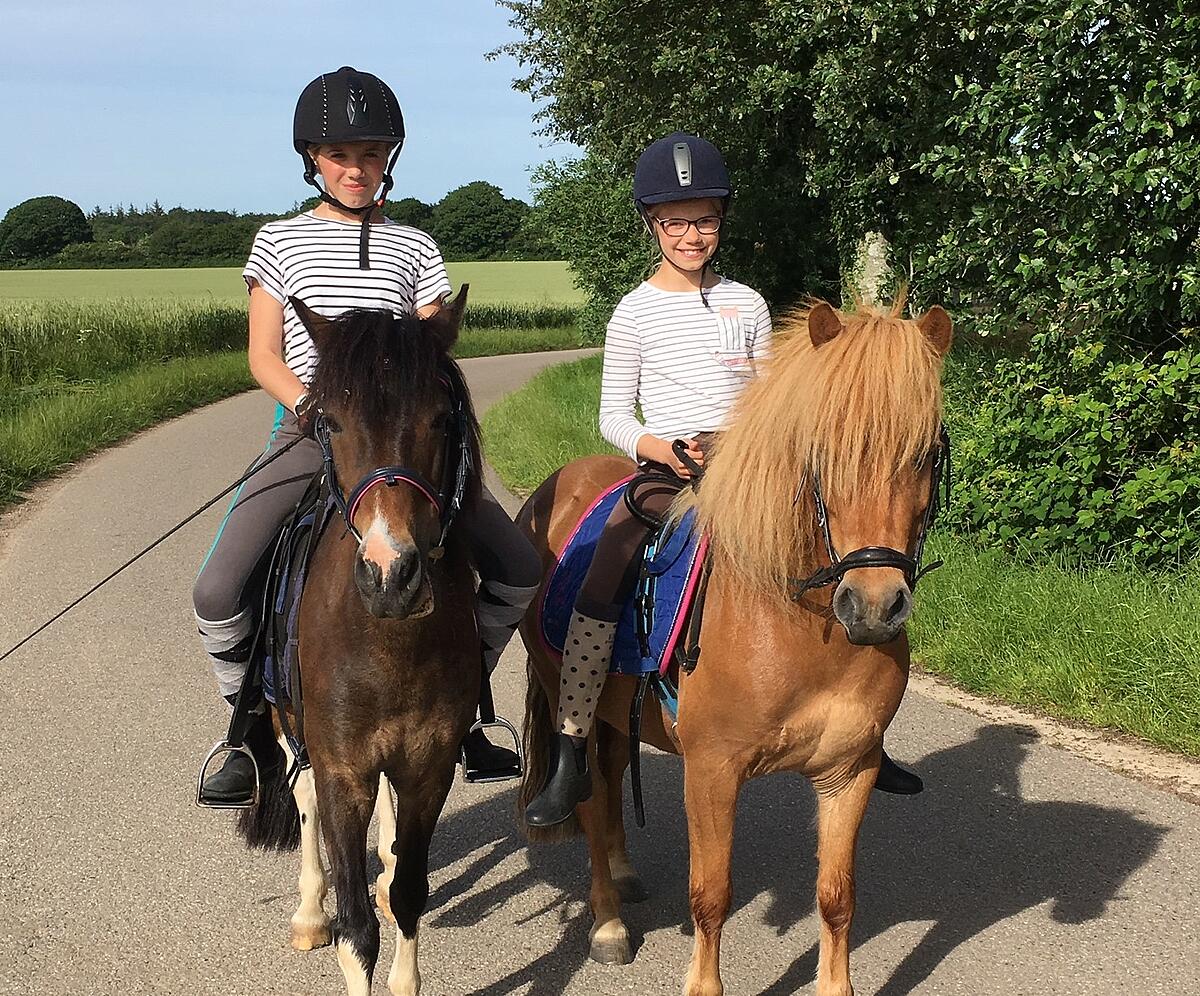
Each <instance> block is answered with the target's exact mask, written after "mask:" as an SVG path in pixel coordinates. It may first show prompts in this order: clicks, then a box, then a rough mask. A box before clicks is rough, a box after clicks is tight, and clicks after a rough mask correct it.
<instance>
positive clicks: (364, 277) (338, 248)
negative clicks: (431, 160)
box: [242, 214, 450, 384]
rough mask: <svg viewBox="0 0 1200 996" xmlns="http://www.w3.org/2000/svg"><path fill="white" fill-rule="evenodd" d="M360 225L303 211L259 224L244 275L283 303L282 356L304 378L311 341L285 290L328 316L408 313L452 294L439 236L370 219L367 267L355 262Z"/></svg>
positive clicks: (308, 374) (309, 370) (312, 357)
mask: <svg viewBox="0 0 1200 996" xmlns="http://www.w3.org/2000/svg"><path fill="white" fill-rule="evenodd" d="M360 230H361V225H360V224H359V223H358V222H356V221H353V222H351V221H335V220H333V219H331V218H318V217H316V216H314V215H312V214H301V215H297V216H296V217H295V218H287V219H285V220H283V221H269V222H267V224H265V225H263V227H262V228H260V229H259V230H258V234H257V235H256V236H255V237H254V245H253V247H252V248H251V250H250V259H249V260H247V262H246V268H245V269H244V270H243V271H242V276H243V277H244V278H245V280H246V286H247V287H250V286H252V284H251V281H256V282H257V283H258V284H259V285H260V286H261V287H262V288H263V290H265V291H266V292H267V293H268V294H270V295H271V297H273V298H275V300H276V301H278V302H279V303H280V304H282V305H283V361H284V362H285V363H286V364H287V365H288V367H289V368H290V369H291V371H292V372H293V373H294V374H295V375H296V376H297V377H299V378H300V380H301V382H302V383H304V384H308V383H310V382H311V381H312V375H313V372H314V369H315V367H316V352H317V351H316V347H315V346H314V345H313V341H312V338H311V337H310V336H309V334H308V332H307V330H306V329H305V328H304V325H303V323H301V321H300V318H299V316H298V315H297V314H296V311H295V309H294V308H293V307H292V306H291V304H290V303H289V302H288V298H289V297H298V298H299V299H300V300H301V301H303V302H304V303H305V304H307V305H308V306H309V307H310V308H312V309H313V310H314V311H316V312H317V313H318V314H320V315H324V316H325V317H326V318H333V317H335V316H337V315H340V314H342V313H343V312H345V311H349V310H350V309H351V308H384V309H387V310H389V311H391V312H393V313H394V314H396V315H406V314H412V313H413V312H415V311H417V310H418V309H419V308H423V307H425V305H427V304H431V303H432V302H434V301H436V300H438V299H439V298H441V297H443V296H445V295H447V294H449V293H450V278H449V277H448V276H446V265H445V263H443V262H442V254H441V252H439V251H438V247H437V243H436V242H434V241H433V239H431V238H430V237H429V236H428V235H426V234H425V233H424V232H421V231H418V230H417V229H415V228H409V227H407V226H405V225H400V224H397V223H396V222H394V221H387V222H385V223H384V224H380V225H372V226H371V269H369V270H360V269H359V268H358V241H359V232H360Z"/></svg>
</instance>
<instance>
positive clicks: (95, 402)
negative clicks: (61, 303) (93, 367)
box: [0, 327, 578, 510]
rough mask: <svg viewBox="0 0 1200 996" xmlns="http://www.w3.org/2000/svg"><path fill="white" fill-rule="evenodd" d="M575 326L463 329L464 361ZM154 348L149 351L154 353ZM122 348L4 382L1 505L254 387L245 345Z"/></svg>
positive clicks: (552, 339)
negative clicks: (197, 351)
mask: <svg viewBox="0 0 1200 996" xmlns="http://www.w3.org/2000/svg"><path fill="white" fill-rule="evenodd" d="M577 343H578V333H577V331H576V329H575V328H574V327H567V328H546V329H538V328H535V329H512V328H500V329H464V330H463V331H462V333H461V334H460V336H459V341H458V347H457V348H456V350H455V355H456V356H457V357H458V358H459V359H467V358H469V357H476V356H498V355H502V354H507V353H529V352H538V351H542V350H554V349H571V348H574V347H575V346H576V345H577ZM154 353H155V351H154V350H151V354H152V355H154ZM131 355H132V354H131V353H130V352H129V351H128V350H126V349H125V347H124V346H122V347H121V350H120V352H116V351H114V353H112V354H110V357H109V359H110V362H112V363H114V364H115V363H118V362H120V363H122V364H123V366H124V368H123V369H117V370H116V371H108V370H105V371H104V372H103V373H102V374H101V375H99V376H96V377H93V378H86V377H81V376H79V375H78V372H77V371H75V370H74V369H72V372H73V373H75V374H76V376H74V377H63V376H43V377H42V378H41V379H39V380H34V381H32V382H31V383H26V384H22V385H20V386H14V385H12V384H7V385H5V390H4V391H3V393H2V394H0V510H3V509H4V508H5V506H7V505H10V504H12V503H13V502H15V501H17V500H19V498H20V495H21V493H22V492H23V491H25V490H27V489H28V488H29V487H30V485H32V484H34V483H36V482H37V481H39V480H43V479H44V478H46V477H49V476H50V475H52V474H54V473H55V472H56V471H58V470H60V469H61V468H62V467H64V466H66V465H67V464H69V463H71V462H72V461H75V460H78V459H79V458H80V457H83V456H85V455H87V454H88V453H91V452H94V451H95V450H98V449H101V448H103V447H105V446H110V445H112V444H113V443H116V442H120V441H121V440H122V439H125V438H127V437H128V436H130V435H132V434H133V433H135V432H138V431H140V430H142V429H146V428H148V427H150V426H152V425H154V424H155V423H156V422H160V421H162V420H163V419H165V418H170V417H172V416H174V415H181V414H183V413H184V412H187V411H190V410H192V409H193V408H198V407H200V406H201V405H206V404H209V403H211V402H213V401H218V400H220V399H221V398H226V397H228V396H230V395H231V394H237V393H238V392H239V391H245V390H248V389H249V388H252V387H254V380H253V378H252V377H251V376H250V371H249V369H248V367H247V364H246V354H245V352H241V351H237V352H234V351H227V352H218V353H207V354H203V355H199V356H184V357H176V358H174V359H166V360H162V361H160V360H158V359H155V360H152V361H150V362H143V363H132V362H130V356H131Z"/></svg>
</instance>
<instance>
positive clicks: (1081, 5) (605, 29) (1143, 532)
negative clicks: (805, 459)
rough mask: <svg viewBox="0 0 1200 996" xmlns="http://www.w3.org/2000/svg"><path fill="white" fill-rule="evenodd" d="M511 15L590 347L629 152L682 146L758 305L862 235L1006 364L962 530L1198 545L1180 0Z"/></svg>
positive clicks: (1197, 176) (612, 289) (724, 6)
mask: <svg viewBox="0 0 1200 996" xmlns="http://www.w3.org/2000/svg"><path fill="white" fill-rule="evenodd" d="M505 6H507V7H508V8H509V9H510V10H511V11H512V15H513V16H512V24H513V25H514V26H515V27H516V28H517V29H518V30H519V31H520V32H521V33H522V35H523V38H522V40H520V41H518V42H516V43H514V44H512V45H510V46H508V48H507V51H508V52H510V53H511V54H512V55H514V56H515V57H516V58H517V59H518V60H519V61H520V62H521V64H522V66H523V72H524V76H523V77H522V78H521V79H519V80H518V81H517V83H516V85H517V87H518V88H519V89H522V90H525V91H526V92H528V93H529V94H530V95H531V96H532V97H533V98H534V99H535V100H537V101H538V102H539V103H540V105H541V107H542V110H541V111H540V115H541V119H542V122H543V125H544V129H545V131H546V133H547V134H549V135H550V136H551V137H554V138H560V139H567V140H570V141H573V142H575V143H577V144H580V145H582V146H583V147H584V148H585V149H586V155H585V157H584V159H583V160H582V161H581V162H578V163H571V164H559V165H557V166H553V167H549V168H546V169H544V170H543V171H542V172H541V173H540V174H539V177H538V181H539V183H540V184H541V185H540V187H539V188H538V190H537V194H536V197H535V204H536V210H537V211H538V212H539V215H540V219H539V220H540V223H541V224H542V226H543V227H545V228H546V229H547V230H549V231H550V232H552V233H553V234H554V235H555V237H556V239H557V240H558V242H559V244H560V245H562V247H563V248H564V250H565V252H566V255H567V257H568V259H569V260H570V261H571V263H572V266H573V268H574V269H575V271H576V272H577V273H578V274H579V276H580V280H581V282H582V284H583V285H584V287H585V288H586V289H587V290H589V291H590V292H591V296H592V303H591V305H589V311H588V326H587V329H586V331H590V332H593V333H595V332H596V331H597V329H598V328H599V327H600V322H601V321H602V320H603V317H604V316H605V315H606V312H607V310H608V308H610V307H611V304H612V303H613V301H614V300H615V296H616V295H617V294H618V293H619V291H620V289H621V288H622V287H624V286H628V285H629V283H630V282H632V281H633V280H634V279H636V277H637V275H638V271H639V269H640V268H641V266H642V265H643V262H644V259H645V249H644V246H643V245H642V243H641V242H640V238H641V237H640V235H639V234H638V232H637V227H636V225H631V224H630V221H629V219H630V212H629V209H628V201H627V200H626V196H627V195H626V194H625V193H623V192H622V191H624V190H626V189H627V187H625V183H626V181H627V178H628V177H629V176H630V174H631V173H632V170H633V164H634V161H635V159H636V155H637V153H638V151H639V150H640V149H641V148H642V147H643V146H644V145H645V144H647V143H648V142H649V141H650V140H651V139H653V138H656V137H658V136H660V135H662V134H665V133H666V132H668V131H670V130H672V129H674V128H676V127H679V128H683V129H684V130H688V131H692V132H696V133H698V134H701V135H704V136H705V137H707V138H710V139H712V140H713V141H715V142H716V143H717V144H718V145H719V146H721V147H722V148H723V150H724V151H725V153H726V157H727V160H728V162H729V165H730V169H731V173H732V174H733V178H734V184H735V187H736V188H737V195H736V199H735V202H734V209H733V210H734V213H733V214H732V215H731V217H730V224H729V226H728V229H727V231H728V235H727V236H725V238H724V239H723V257H724V261H725V265H726V267H727V268H728V270H729V271H730V272H731V273H732V275H734V276H738V277H740V278H742V279H746V280H748V282H750V283H752V284H754V285H755V286H757V287H759V288H760V289H762V290H763V291H764V292H765V293H766V295H767V297H768V299H769V300H771V301H772V303H773V304H775V305H776V306H779V305H786V304H787V303H789V302H790V301H791V300H793V299H794V298H795V297H796V296H798V295H799V294H801V293H803V292H805V291H818V292H824V293H830V292H832V293H834V294H836V293H837V280H838V275H837V271H838V269H839V264H840V265H841V266H842V267H844V266H845V264H846V263H847V262H849V261H850V259H851V258H852V257H853V256H854V253H855V251H856V248H857V246H858V244H859V241H860V239H861V238H862V236H863V235H864V234H865V233H867V232H869V231H880V232H882V233H883V234H884V235H886V236H887V238H888V239H889V240H890V241H891V245H892V263H893V264H894V265H895V267H896V269H897V270H899V271H900V273H901V274H902V276H903V277H904V278H905V279H906V281H907V282H908V283H910V285H911V288H912V295H911V297H912V298H915V303H916V305H917V306H918V307H920V306H923V305H925V304H928V303H932V302H934V301H938V302H941V303H945V304H947V305H949V306H950V307H952V308H953V309H954V311H955V315H956V319H957V320H958V322H959V324H960V326H962V327H965V328H966V329H968V330H974V331H977V332H980V333H984V334H986V333H990V332H997V333H1003V334H1004V336H1005V338H1004V340H1003V341H1004V342H1005V343H1006V345H1007V346H1008V347H1009V348H1019V349H1021V350H1023V351H1024V355H1022V356H1019V357H1007V358H1005V357H1001V358H999V359H998V360H994V361H993V362H992V364H991V366H992V369H991V370H990V371H987V372H986V373H985V374H984V375H983V379H982V381H981V383H980V384H979V399H978V404H977V405H976V406H975V408H974V409H973V412H972V419H973V422H972V423H971V424H968V425H967V426H966V427H964V431H963V433H962V435H961V438H962V439H963V440H964V442H965V446H964V451H965V458H964V459H963V460H962V461H961V463H962V467H963V473H962V474H961V475H960V477H959V489H960V497H961V498H962V499H963V501H962V502H961V503H960V506H959V507H960V508H963V509H965V510H967V511H966V512H965V514H964V516H963V517H962V519H960V523H961V524H963V525H964V527H968V528H971V529H973V530H975V531H978V532H979V533H981V534H982V535H984V536H985V537H987V538H988V539H991V540H992V541H995V542H999V543H1003V544H1005V545H1010V546H1013V547H1016V548H1021V549H1025V550H1026V551H1027V552H1030V551H1031V552H1035V553H1047V552H1050V551H1055V552H1059V553H1063V552H1065V553H1067V554H1072V553H1075V554H1078V553H1079V552H1085V553H1095V552H1099V551H1106V550H1111V549H1113V548H1114V547H1115V546H1120V547H1122V548H1124V549H1127V550H1129V551H1130V552H1131V553H1132V554H1133V555H1134V556H1136V557H1137V558H1139V559H1141V560H1144V561H1148V562H1156V561H1162V560H1176V559H1182V558H1186V557H1188V556H1193V555H1195V553H1196V552H1197V551H1198V550H1200V529H1197V528H1195V526H1194V519H1195V514H1194V513H1195V503H1196V500H1197V495H1198V494H1200V469H1198V464H1197V461H1198V460H1200V457H1198V456H1197V453H1198V451H1197V448H1196V444H1195V433H1196V425H1195V419H1196V415H1195V412H1196V407H1195V405H1196V398H1197V396H1198V390H1197V384H1198V382H1200V363H1198V362H1197V361H1196V356H1197V352H1198V348H1200V347H1197V345H1196V343H1197V329H1198V328H1200V263H1198V257H1200V119H1198V117H1197V112H1196V110H1195V108H1196V106H1197V103H1196V101H1197V97H1200V9H1197V7H1196V5H1195V4H1194V3H1187V2H1184V0H1144V2H1141V3H1138V4H1134V3H1132V2H1128V0H1117V2H1115V3H1114V2H1111V0H1110V2H1102V0H1022V2H1020V3H1017V4H1013V3H1008V2H1002V0H967V2H966V3H951V2H950V0H886V2H885V0H863V2H859V3H854V4H847V3H845V2H844V0H836V2H835V0H807V2H803V3H802V2H799V0H776V2H772V3H769V4H764V3H761V2H751V0H726V2H724V3H721V4H719V5H693V6H692V7H691V8H689V10H688V16H687V17H686V18H680V17H677V16H672V11H671V8H668V7H667V5H666V4H665V3H663V2H661V0H643V2H640V3H638V4H632V5H631V4H626V3H625V2H623V0H553V2H551V0H506V2H505ZM613 23H620V24H621V25H622V30H621V31H619V32H614V31H612V30H611V25H612V24H613ZM1048 462H1050V463H1052V468H1051V469H1050V470H1047V464H1048ZM964 519H965V520H966V521H965V522H964V521H963V520H964ZM1020 537H1026V538H1028V539H1027V541H1025V542H1026V545H1025V546H1021V543H1020V542H1017V541H1016V540H1015V539H1014V538H1020Z"/></svg>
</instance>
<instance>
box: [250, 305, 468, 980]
mask: <svg viewBox="0 0 1200 996" xmlns="http://www.w3.org/2000/svg"><path fill="white" fill-rule="evenodd" d="M293 304H294V305H295V307H296V310H297V313H298V314H299V315H300V317H301V319H302V320H303V322H304V324H305V326H306V327H307V329H308V330H309V332H310V334H311V335H312V337H313V340H314V342H315V343H316V346H317V350H318V355H319V360H320V362H319V364H318V367H317V372H316V376H315V379H314V380H313V383H312V385H311V387H310V393H311V395H312V397H313V398H314V400H315V401H316V404H317V406H318V407H319V409H320V412H321V416H320V417H319V419H318V423H317V438H318V441H321V440H322V439H324V445H327V447H328V450H327V454H326V456H327V461H328V462H327V465H326V478H327V482H328V479H329V477H330V463H331V464H332V468H333V470H334V473H335V475H336V478H335V487H336V488H338V489H339V493H340V494H341V495H342V496H343V498H345V497H346V496H347V495H348V496H349V503H348V507H346V509H345V511H344V512H343V514H342V516H340V517H339V516H338V513H337V512H335V513H333V514H334V516H335V517H334V519H333V520H332V521H331V522H330V523H329V527H328V528H327V529H326V530H325V532H324V535H323V536H322V538H321V540H320V542H319V544H318V547H317V549H316V551H315V553H314V556H313V560H312V564H311V568H310V571H309V577H308V581H307V583H306V585H305V590H304V596H303V600H302V602H301V612H300V634H299V638H300V646H299V653H300V661H301V668H300V672H301V676H302V686H303V733H304V739H305V744H306V747H307V750H308V755H309V758H310V760H311V763H312V769H311V770H309V771H305V772H303V773H302V774H301V775H300V777H299V779H298V780H297V782H296V785H295V788H294V790H293V791H294V796H295V805H294V806H293V804H292V800H291V799H289V798H287V795H286V787H284V786H285V782H284V773H283V769H281V770H280V774H279V777H278V779H277V780H276V781H275V782H274V783H273V784H271V785H268V786H264V791H263V797H262V800H261V801H260V803H259V806H258V809H259V810H260V811H258V812H256V811H254V810H251V811H249V812H248V813H247V815H246V817H245V818H244V819H243V820H242V824H241V826H240V829H241V830H242V832H243V833H244V834H245V835H246V836H247V839H248V840H249V842H250V843H251V844H252V845H256V846H262V847H288V846H291V847H295V846H296V836H297V834H296V826H295V824H296V819H297V811H298V814H299V817H298V818H299V822H300V826H299V838H300V839H299V844H300V847H301V871H300V883H299V884H300V906H299V908H298V909H297V910H296V913H295V915H293V917H292V944H293V946H294V947H296V948H297V949H300V950H308V949H310V948H314V947H318V946H321V945H324V944H328V943H329V941H330V939H331V938H330V935H331V930H330V928H331V926H332V940H333V942H334V944H335V945H336V949H337V958H338V963H339V964H340V965H341V968H342V972H343V974H344V975H345V978H346V986H347V989H348V991H349V992H350V993H351V994H352V996H364V994H366V993H368V992H369V991H370V987H371V976H372V973H373V971H374V967H375V961H376V959H377V957H378V955H379V921H378V919H377V918H376V916H375V911H374V910H373V909H372V907H371V902H370V897H369V894H368V891H367V866H366V844H367V826H368V824H369V822H370V819H371V814H372V809H373V808H374V809H375V811H376V812H377V814H378V816H379V821H380V831H379V857H380V860H381V861H382V862H383V868H384V870H383V873H382V874H381V875H380V876H379V878H378V880H377V883H376V895H377V901H378V903H379V906H380V908H381V909H382V910H383V911H384V913H385V914H387V915H388V916H390V917H391V918H392V919H394V920H395V922H396V925H397V928H398V929H397V936H396V955H395V960H394V961H393V963H392V968H391V972H390V973H389V975H388V988H389V989H390V990H391V992H392V993H395V994H403V996H415V994H416V993H417V992H418V991H419V988H420V975H419V973H418V970H417V921H418V919H419V918H420V916H421V914H422V913H423V912H424V909H425V904H426V901H427V900H428V897H429V880H428V854H429V841H430V837H431V835H432V833H433V828H434V824H435V823H436V822H437V819H438V816H439V814H440V813H441V811H442V806H443V805H444V803H445V801H446V795H447V793H448V792H449V790H450V783H451V780H452V778H453V774H454V765H455V762H456V760H457V758H458V750H459V743H460V742H461V740H462V739H463V736H464V735H465V734H466V732H467V730H468V728H469V727H470V726H471V723H472V721H473V719H474V716H475V707H476V703H477V702H478V692H479V680H480V661H479V642H478V637H477V635H476V632H475V620H474V578H473V576H472V573H471V564H470V563H469V561H468V555H467V550H466V545H465V543H464V542H463V541H461V540H460V539H459V538H458V537H457V534H456V533H455V531H454V530H452V529H451V530H446V528H445V527H446V525H447V519H448V512H447V511H446V504H447V502H448V501H449V499H450V496H451V495H452V493H453V491H454V487H455V478H456V471H457V470H458V469H459V467H460V457H462V456H463V455H464V454H465V457H466V459H467V461H468V462H467V463H466V464H465V465H464V467H466V468H471V470H470V474H469V476H468V477H467V478H466V482H465V484H466V487H465V494H464V498H465V503H466V505H468V506H469V505H470V504H471V503H472V502H474V501H476V500H478V497H479V493H480V481H479V477H478V472H477V468H478V467H479V466H480V462H479V427H478V424H477V422H476V420H475V416H474V413H473V412H472V409H471V402H470V396H469V394H468V392H467V386H466V383H465V381H464V379H463V376H462V372H461V371H460V370H459V368H458V367H457V365H456V364H455V363H454V362H453V360H451V359H450V357H449V350H450V348H451V347H452V346H453V345H454V342H455V340H456V338H457V335H458V327H459V323H460V321H461V318H462V313H463V309H464V307H465V305H466V288H465V287H464V289H463V292H462V293H460V294H459V296H458V298H457V300H456V301H454V302H453V303H452V304H451V305H449V306H447V307H446V308H444V309H443V310H442V311H441V312H439V313H438V314H437V315H435V316H434V317H432V318H429V319H427V320H424V321H421V320H419V319H417V318H415V317H406V318H393V316H392V315H391V314H390V313H388V312H377V311H359V312H350V313H349V314H347V315H344V316H342V317H340V318H337V319H333V320H329V319H324V318H322V317H320V316H319V315H317V314H316V313H315V312H313V311H311V310H310V309H308V308H306V307H304V305H303V304H302V303H300V302H296V301H294V300H293ZM322 419H323V420H324V421H323V423H322V421H321V420H322ZM322 425H323V427H322ZM330 458H331V460H330ZM385 472H392V473H390V474H387V473H385ZM373 478H378V480H377V481H376V485H377V486H375V485H372V486H370V487H368V488H367V490H365V491H364V490H362V488H361V485H360V487H355V482H362V483H364V484H365V483H367V482H369V481H371V480H372V479H373ZM356 492H358V493H361V498H360V500H357V501H355V497H356V494H355V493H356ZM344 504H345V503H344ZM347 513H348V514H347ZM343 518H345V520H346V521H343ZM288 715H289V716H290V717H291V721H292V722H293V723H294V722H295V717H294V714H293V713H292V712H291V711H290V710H289V713H288ZM276 725H277V730H278V720H276ZM281 743H282V744H283V745H284V749H285V751H287V746H286V741H284V740H282V739H281ZM291 760H292V757H291V754H290V752H288V761H289V762H290V761H291ZM286 767H287V766H284V768H286ZM389 784H390V786H391V789H394V790H395V793H396V795H397V796H398V797H399V806H398V808H397V807H396V805H395V803H394V802H393V801H392V795H391V791H390V790H389V788H388V785H389ZM264 810H265V811H264ZM270 810H275V812H270ZM318 814H319V815H318ZM318 833H323V836H324V839H325V849H326V852H327V853H328V855H329V859H330V864H331V866H332V872H333V878H334V884H335V887H336V890H337V915H336V916H335V917H334V919H333V921H332V924H331V923H330V920H329V917H328V916H327V915H326V914H325V911H324V908H323V902H324V899H325V894H326V892H327V886H326V881H325V871H324V868H323V866H322V864H321V856H320V847H319V840H318Z"/></svg>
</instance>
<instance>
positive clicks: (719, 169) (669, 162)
mask: <svg viewBox="0 0 1200 996" xmlns="http://www.w3.org/2000/svg"><path fill="white" fill-rule="evenodd" d="M732 196H733V187H732V186H731V184H730V182H729V170H728V169H726V167H725V159H724V157H723V156H722V155H721V150H720V149H718V148H717V147H716V146H715V145H713V144H712V142H708V141H705V140H704V139H703V138H698V137H697V136H695V135H689V134H688V133H687V132H683V131H676V132H673V133H671V134H670V135H668V136H667V137H666V138H660V139H659V140H658V141H657V142H653V143H652V144H650V145H649V146H647V148H646V151H645V152H643V153H642V154H641V156H639V157H638V161H637V167H636V169H635V170H634V172H633V203H634V205H635V206H636V207H637V210H638V214H640V215H641V216H642V221H643V222H644V223H645V225H646V230H647V231H649V232H650V233H651V234H652V235H653V234H654V229H653V227H652V226H651V223H650V211H649V209H650V207H652V206H653V205H655V204H669V203H672V202H674V201H690V200H696V199H698V198H704V197H715V198H716V199H717V200H719V201H720V202H721V210H722V213H723V212H724V211H726V210H727V209H728V207H729V201H730V199H731V198H732ZM714 258H715V257H714ZM712 262H713V260H711V259H710V260H707V261H705V264H704V268H703V270H702V271H701V274H700V285H701V287H700V300H702V301H704V304H705V307H707V306H708V301H707V299H706V298H705V296H704V272H703V271H704V270H707V269H708V267H709V266H710V265H711V264H712Z"/></svg>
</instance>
